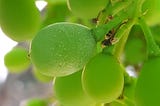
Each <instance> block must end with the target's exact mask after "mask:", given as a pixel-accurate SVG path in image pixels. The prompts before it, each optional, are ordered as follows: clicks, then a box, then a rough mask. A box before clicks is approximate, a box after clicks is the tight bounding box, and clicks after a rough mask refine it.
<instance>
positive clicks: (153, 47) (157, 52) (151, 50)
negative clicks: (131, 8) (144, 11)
mask: <svg viewBox="0 0 160 106" xmlns="http://www.w3.org/2000/svg"><path fill="white" fill-rule="evenodd" d="M138 22H139V24H140V26H141V28H142V30H143V33H144V36H145V39H146V42H147V50H148V51H147V53H148V56H160V48H159V46H158V45H157V44H156V42H155V41H154V38H153V35H152V33H151V30H150V29H149V27H148V25H147V24H146V22H145V20H144V19H143V17H142V18H139V20H138Z"/></svg>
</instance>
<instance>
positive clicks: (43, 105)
mask: <svg viewBox="0 0 160 106" xmlns="http://www.w3.org/2000/svg"><path fill="white" fill-rule="evenodd" d="M25 106H49V105H48V103H47V101H46V100H43V99H30V100H28V101H27V102H26V104H25Z"/></svg>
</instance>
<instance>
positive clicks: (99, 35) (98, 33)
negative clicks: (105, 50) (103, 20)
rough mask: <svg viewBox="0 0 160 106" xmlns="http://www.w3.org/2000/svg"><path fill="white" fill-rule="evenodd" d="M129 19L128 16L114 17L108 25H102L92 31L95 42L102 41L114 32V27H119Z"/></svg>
mask: <svg viewBox="0 0 160 106" xmlns="http://www.w3.org/2000/svg"><path fill="white" fill-rule="evenodd" d="M126 18H127V16H126V15H124V16H117V17H114V18H113V19H112V20H111V21H109V22H108V23H107V24H103V25H100V26H98V27H96V28H93V29H91V31H92V34H93V36H94V37H95V40H96V41H97V42H98V41H100V40H102V39H104V36H105V35H106V34H107V33H108V32H109V31H110V30H112V29H113V28H114V27H116V26H117V25H119V24H120V23H122V22H123V20H125V19H126Z"/></svg>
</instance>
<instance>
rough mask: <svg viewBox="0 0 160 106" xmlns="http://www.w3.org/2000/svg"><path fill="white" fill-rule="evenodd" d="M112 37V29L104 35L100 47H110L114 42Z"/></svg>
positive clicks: (113, 33) (113, 32) (113, 31)
mask: <svg viewBox="0 0 160 106" xmlns="http://www.w3.org/2000/svg"><path fill="white" fill-rule="evenodd" d="M114 35H115V30H114V29H112V30H110V31H109V32H108V33H107V34H106V35H105V39H104V40H103V41H102V42H101V44H102V47H105V46H110V45H112V42H113V40H114Z"/></svg>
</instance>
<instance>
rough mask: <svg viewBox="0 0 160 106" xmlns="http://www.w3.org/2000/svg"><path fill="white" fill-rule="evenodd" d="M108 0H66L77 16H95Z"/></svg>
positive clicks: (87, 17) (88, 17)
mask: <svg viewBox="0 0 160 106" xmlns="http://www.w3.org/2000/svg"><path fill="white" fill-rule="evenodd" d="M108 2H109V0H99V1H97V0H67V4H68V8H69V9H70V10H71V11H72V12H73V14H75V15H76V16H78V17H81V18H86V19H90V18H96V17H97V16H98V13H99V12H100V11H102V10H103V9H104V8H105V6H106V5H107V4H108Z"/></svg>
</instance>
